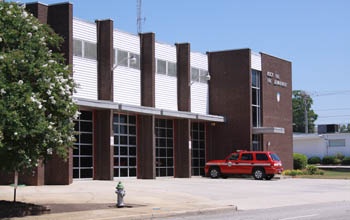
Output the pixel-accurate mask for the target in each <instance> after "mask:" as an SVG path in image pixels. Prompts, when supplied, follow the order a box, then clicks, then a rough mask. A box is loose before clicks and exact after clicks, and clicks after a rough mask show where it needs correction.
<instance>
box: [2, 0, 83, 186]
mask: <svg viewBox="0 0 350 220" xmlns="http://www.w3.org/2000/svg"><path fill="white" fill-rule="evenodd" d="M61 42H62V39H61V38H60V37H58V36H57V35H56V34H55V33H54V32H53V30H52V29H50V28H49V27H48V26H47V25H43V24H40V23H39V21H38V20H37V19H36V18H35V17H34V16H33V15H31V14H29V13H28V12H26V11H25V9H24V6H23V5H18V4H17V3H7V2H0V169H2V170H6V171H14V173H15V177H16V176H18V172H20V171H23V170H25V169H30V168H33V167H36V166H38V162H39V161H44V162H45V161H46V160H47V159H48V158H49V157H50V155H51V154H52V152H54V153H55V154H57V155H59V156H62V157H63V158H64V157H66V156H67V155H68V150H69V147H70V146H73V141H74V133H73V132H74V123H73V120H74V119H75V118H76V117H77V116H78V111H77V106H76V105H75V104H74V103H73V100H72V93H73V90H74V88H75V83H74V81H73V79H72V78H71V76H70V69H69V67H68V66H66V65H65V64H64V59H63V57H62V55H61V54H59V53H55V52H52V51H51V49H54V50H57V49H58V46H59V44H60V43H61ZM16 182H17V180H16V178H15V183H16Z"/></svg>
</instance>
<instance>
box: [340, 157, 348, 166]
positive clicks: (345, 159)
mask: <svg viewBox="0 0 350 220" xmlns="http://www.w3.org/2000/svg"><path fill="white" fill-rule="evenodd" d="M341 164H342V165H350V157H344V159H343V161H342V163H341Z"/></svg>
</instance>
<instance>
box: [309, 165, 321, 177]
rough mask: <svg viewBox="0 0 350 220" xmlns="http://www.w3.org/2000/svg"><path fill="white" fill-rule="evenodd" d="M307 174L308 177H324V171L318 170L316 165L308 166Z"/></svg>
mask: <svg viewBox="0 0 350 220" xmlns="http://www.w3.org/2000/svg"><path fill="white" fill-rule="evenodd" d="M306 174H307V175H323V174H324V173H323V171H321V170H320V169H318V168H317V167H316V166H314V165H307V166H306Z"/></svg>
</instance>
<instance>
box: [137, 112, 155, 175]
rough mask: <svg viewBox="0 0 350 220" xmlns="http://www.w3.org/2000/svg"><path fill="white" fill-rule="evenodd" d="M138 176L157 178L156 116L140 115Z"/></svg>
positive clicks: (138, 124) (138, 125)
mask: <svg viewBox="0 0 350 220" xmlns="http://www.w3.org/2000/svg"><path fill="white" fill-rule="evenodd" d="M137 127H138V144H137V178H138V179H155V178H156V167H155V155H156V153H155V138H154V116H152V115H140V116H138V123H137Z"/></svg>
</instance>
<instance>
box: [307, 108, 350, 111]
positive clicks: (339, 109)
mask: <svg viewBox="0 0 350 220" xmlns="http://www.w3.org/2000/svg"><path fill="white" fill-rule="evenodd" d="M344 110H350V108H328V109H314V111H344Z"/></svg>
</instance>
